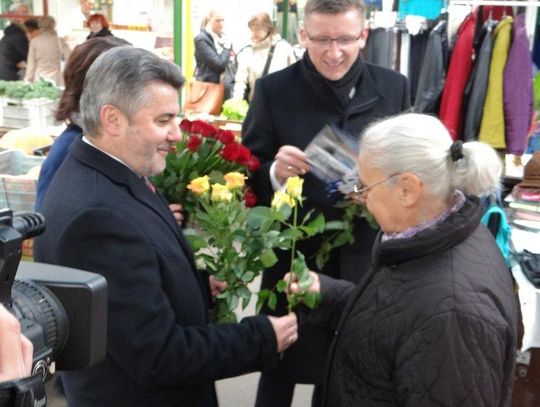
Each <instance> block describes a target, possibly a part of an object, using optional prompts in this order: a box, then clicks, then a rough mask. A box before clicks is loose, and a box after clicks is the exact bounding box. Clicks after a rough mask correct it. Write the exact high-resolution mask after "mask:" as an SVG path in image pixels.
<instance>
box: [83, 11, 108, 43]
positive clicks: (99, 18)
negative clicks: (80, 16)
mask: <svg viewBox="0 0 540 407" xmlns="http://www.w3.org/2000/svg"><path fill="white" fill-rule="evenodd" d="M86 25H87V26H88V28H90V34H88V37H86V39H87V40H89V39H90V38H96V37H109V36H111V35H113V33H112V32H110V31H109V22H108V21H107V18H106V17H105V16H104V15H103V14H99V13H96V14H92V15H91V16H90V17H88V20H86Z"/></svg>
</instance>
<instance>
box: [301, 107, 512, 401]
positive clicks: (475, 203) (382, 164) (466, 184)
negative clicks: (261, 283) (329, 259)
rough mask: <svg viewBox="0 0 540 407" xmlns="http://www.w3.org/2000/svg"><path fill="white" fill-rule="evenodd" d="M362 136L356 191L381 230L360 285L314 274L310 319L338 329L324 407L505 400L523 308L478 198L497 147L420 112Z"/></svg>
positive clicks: (497, 167)
mask: <svg viewBox="0 0 540 407" xmlns="http://www.w3.org/2000/svg"><path fill="white" fill-rule="evenodd" d="M360 144H361V145H360V156H359V170H360V184H359V185H358V192H357V194H358V196H359V198H360V199H361V200H362V201H363V202H365V204H366V206H367V209H368V210H369V211H370V212H371V213H372V214H373V215H374V217H375V218H376V220H377V221H378V223H379V225H380V228H381V231H380V234H379V236H378V238H377V240H376V242H375V245H374V248H373V262H372V269H371V270H370V272H369V273H368V275H367V276H366V278H365V279H364V280H363V281H361V282H360V284H359V285H358V286H354V285H352V284H351V283H349V282H345V281H339V280H332V279H331V278H329V277H327V276H323V275H320V276H319V275H317V274H315V273H312V275H313V277H314V283H313V284H312V286H311V288H310V290H312V291H319V292H320V293H321V296H322V303H321V306H320V308H319V309H318V310H317V311H315V312H313V313H312V315H311V316H310V318H313V320H314V321H316V322H319V323H325V324H326V325H330V327H332V329H334V330H335V338H334V342H333V345H332V348H331V350H330V352H329V355H330V359H329V364H328V369H329V371H328V372H327V375H326V382H325V386H326V387H325V390H326V396H325V403H324V405H326V406H332V407H339V406H363V405H369V406H383V405H384V406H415V407H417V406H434V405H437V406H475V405H478V406H505V405H509V401H510V397H511V388H512V381H513V371H514V360H515V349H516V324H517V306H516V302H515V297H514V294H513V291H512V282H511V276H510V273H509V271H508V269H507V267H506V264H505V261H504V259H503V257H502V255H501V253H500V251H499V248H498V247H497V245H496V243H495V240H494V239H493V236H492V235H491V234H490V232H489V231H488V230H487V229H486V228H485V227H484V226H483V225H482V224H481V223H480V218H481V216H482V213H483V209H482V206H481V204H480V202H479V199H478V197H477V196H478V195H481V194H483V193H484V192H486V191H490V190H491V189H493V188H495V187H496V186H497V183H498V180H499V176H500V173H501V163H500V161H499V159H498V157H497V155H496V153H495V151H494V150H493V149H492V148H491V147H489V146H487V145H485V144H481V143H477V142H471V143H465V144H463V145H462V144H461V142H455V143H452V140H451V138H450V136H449V134H448V131H447V130H446V129H445V128H444V126H443V125H442V124H441V122H440V121H439V120H438V119H436V118H434V117H430V116H425V115H419V114H404V115H401V116H396V117H393V118H390V119H387V120H384V121H381V122H379V123H376V124H374V125H372V126H371V127H369V128H368V129H367V130H366V131H365V133H364V134H363V136H362V138H361V143H360ZM291 290H292V291H293V292H295V291H296V292H297V291H298V286H297V284H296V283H295V284H293V285H292V287H291Z"/></svg>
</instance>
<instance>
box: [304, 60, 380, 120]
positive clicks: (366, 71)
mask: <svg viewBox="0 0 540 407" xmlns="http://www.w3.org/2000/svg"><path fill="white" fill-rule="evenodd" d="M307 58H308V54H307V52H306V53H305V55H304V60H303V61H302V62H301V63H300V70H301V73H302V74H301V75H300V76H301V77H302V78H304V81H305V83H306V86H307V87H308V88H311V89H312V90H313V91H314V92H315V93H317V94H318V99H319V100H321V101H322V103H324V104H325V105H326V109H328V111H331V112H336V113H337V114H339V115H341V116H342V123H340V126H341V127H343V128H345V127H346V123H347V121H348V119H349V118H350V117H352V116H356V115H359V114H362V113H364V112H365V111H367V110H369V109H370V108H371V107H373V105H375V104H376V103H377V102H378V101H379V99H380V98H382V97H383V94H382V92H381V91H380V90H379V89H378V88H377V87H376V86H375V84H374V82H373V78H372V76H371V72H370V65H369V64H367V63H365V62H364V61H363V60H362V58H361V57H360V56H359V57H358V59H359V61H358V64H359V65H360V67H359V69H360V75H359V77H358V81H357V83H356V93H355V94H354V96H353V97H352V99H351V100H350V101H349V103H348V104H347V105H346V106H343V105H342V103H341V101H340V100H339V97H338V96H337V94H336V93H335V92H334V89H333V88H332V85H331V84H330V81H329V80H328V79H326V78H325V77H324V76H322V75H321V74H320V73H319V72H317V71H316V70H314V69H313V70H312V69H310V68H309V63H308V62H307Z"/></svg>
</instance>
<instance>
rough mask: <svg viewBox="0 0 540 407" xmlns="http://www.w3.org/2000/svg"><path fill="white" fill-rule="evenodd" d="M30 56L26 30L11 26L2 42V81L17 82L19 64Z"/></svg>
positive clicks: (0, 72)
mask: <svg viewBox="0 0 540 407" xmlns="http://www.w3.org/2000/svg"><path fill="white" fill-rule="evenodd" d="M27 55H28V38H27V37H26V33H25V32H24V30H23V29H22V28H21V27H19V26H18V25H17V24H11V25H9V26H8V27H6V29H5V30H4V36H3V37H2V39H1V40H0V79H1V80H4V81H17V80H19V79H20V78H19V77H18V76H17V72H18V71H19V68H17V64H18V63H19V62H22V61H26V56H27Z"/></svg>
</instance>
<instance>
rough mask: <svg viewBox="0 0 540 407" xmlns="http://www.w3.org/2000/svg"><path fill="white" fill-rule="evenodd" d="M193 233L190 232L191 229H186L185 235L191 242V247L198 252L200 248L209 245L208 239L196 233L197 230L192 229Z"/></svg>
mask: <svg viewBox="0 0 540 407" xmlns="http://www.w3.org/2000/svg"><path fill="white" fill-rule="evenodd" d="M191 231H192V232H193V233H191V232H189V229H186V230H184V235H185V236H186V239H187V240H188V242H189V245H190V246H191V249H192V250H193V251H194V252H196V251H198V250H200V249H203V248H205V247H207V246H208V244H207V242H206V240H204V238H202V237H201V236H200V235H197V234H196V233H194V232H195V231H194V230H193V229H192V230H191Z"/></svg>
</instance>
